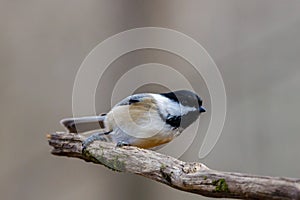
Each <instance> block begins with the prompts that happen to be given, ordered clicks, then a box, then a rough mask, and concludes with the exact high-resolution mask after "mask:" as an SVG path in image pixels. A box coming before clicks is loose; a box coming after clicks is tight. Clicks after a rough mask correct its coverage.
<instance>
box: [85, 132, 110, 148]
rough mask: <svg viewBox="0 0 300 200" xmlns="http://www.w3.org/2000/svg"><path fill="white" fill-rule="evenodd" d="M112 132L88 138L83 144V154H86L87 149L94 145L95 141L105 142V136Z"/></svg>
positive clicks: (96, 134)
mask: <svg viewBox="0 0 300 200" xmlns="http://www.w3.org/2000/svg"><path fill="white" fill-rule="evenodd" d="M109 133H110V132H105V133H103V132H102V133H95V134H93V135H91V136H89V137H88V138H86V139H85V140H84V141H83V142H82V152H84V151H85V150H86V148H87V147H88V146H89V145H90V144H92V143H93V142H94V141H97V140H101V141H105V140H106V139H105V138H104V137H103V135H108V134H109Z"/></svg>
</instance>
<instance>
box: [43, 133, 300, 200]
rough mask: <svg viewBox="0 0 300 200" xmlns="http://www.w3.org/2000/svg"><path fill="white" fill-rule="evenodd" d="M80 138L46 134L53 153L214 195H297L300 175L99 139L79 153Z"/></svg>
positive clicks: (246, 196)
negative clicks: (215, 163) (242, 168)
mask: <svg viewBox="0 0 300 200" xmlns="http://www.w3.org/2000/svg"><path fill="white" fill-rule="evenodd" d="M83 139H84V138H83V137H82V136H81V135H78V134H73V133H52V134H50V135H48V141H49V144H50V145H51V146H52V147H53V150H52V154H54V155H57V156H68V157H76V158H80V159H83V160H85V161H87V162H93V163H96V164H101V165H104V166H106V167H108V168H110V169H112V170H115V171H119V172H129V173H134V174H138V175H141V176H144V177H147V178H150V179H152V180H155V181H158V182H161V183H163V184H167V185H169V186H170V187H173V188H175V189H178V190H182V191H186V192H191V193H196V194H200V195H203V196H207V197H216V198H237V199H300V179H292V178H279V177H267V176H256V175H248V174H241V173H234V172H222V171H216V170H212V169H209V168H208V167H206V166H205V165H203V164H201V163H190V162H183V161H180V160H177V159H175V158H172V157H170V156H167V155H163V154H160V153H157V152H154V151H150V150H146V149H140V148H137V147H116V145H115V144H113V143H106V142H100V141H96V142H94V143H92V144H91V145H90V146H89V147H88V148H87V149H86V150H85V151H84V152H83V153H82V146H81V145H82V141H83Z"/></svg>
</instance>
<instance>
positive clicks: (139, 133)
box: [60, 90, 206, 150]
mask: <svg viewBox="0 0 300 200" xmlns="http://www.w3.org/2000/svg"><path fill="white" fill-rule="evenodd" d="M204 112H206V110H205V108H204V107H203V106H202V99H201V98H200V97H199V96H198V95H197V94H196V93H194V92H192V91H189V90H178V91H173V92H172V91H171V92H167V93H139V94H133V95H131V96H128V97H127V98H125V99H123V100H121V101H120V102H119V103H117V104H116V105H115V106H113V107H112V108H111V110H110V111H109V112H108V113H106V114H101V115H99V116H87V117H79V118H66V119H63V120H61V121H60V123H61V124H62V125H63V126H64V127H65V128H66V129H67V131H69V132H71V133H91V135H90V136H89V137H87V138H86V139H85V140H84V141H83V144H82V146H83V150H85V149H86V148H87V147H88V146H89V145H90V144H91V143H93V142H94V141H96V140H101V141H105V142H113V143H115V144H116V146H117V147H122V146H136V147H140V148H145V149H155V150H156V149H159V148H161V147H163V146H164V145H166V144H167V143H169V142H171V141H172V140H173V139H174V138H176V137H178V136H179V135H180V134H181V133H182V132H183V131H184V130H185V129H186V128H187V127H188V126H190V125H191V124H192V123H193V122H195V121H196V120H197V119H198V117H199V116H200V115H201V114H202V113H204Z"/></svg>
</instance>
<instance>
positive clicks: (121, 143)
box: [116, 141, 131, 147]
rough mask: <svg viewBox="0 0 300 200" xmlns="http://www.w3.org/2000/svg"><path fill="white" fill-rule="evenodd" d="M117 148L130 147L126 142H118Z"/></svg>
mask: <svg viewBox="0 0 300 200" xmlns="http://www.w3.org/2000/svg"><path fill="white" fill-rule="evenodd" d="M116 146H117V147H124V146H131V145H130V144H129V143H128V142H125V141H119V142H118V143H117V145H116Z"/></svg>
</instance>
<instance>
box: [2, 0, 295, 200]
mask: <svg viewBox="0 0 300 200" xmlns="http://www.w3.org/2000/svg"><path fill="white" fill-rule="evenodd" d="M0 2H1V6H0V28H1V31H0V95H1V98H0V111H1V115H0V122H1V126H0V133H1V134H0V137H1V138H0V158H1V161H0V162H1V165H0V198H1V199H6V200H14V199H23V200H33V199H44V200H48V199H49V200H50V199H64V200H68V199H72V200H77V199H78V200H79V199H87V200H94V199H105V200H116V199H123V200H125V199H128V200H129V199H130V200H132V199H133V200H135V199H136V200H138V199H144V200H153V199H159V200H164V199H166V200H167V199H174V200H176V199H178V200H179V199H186V200H193V199H208V198H205V197H200V196H198V195H194V194H189V193H184V192H181V191H177V190H174V189H172V188H169V187H167V186H165V185H162V184H160V183H156V182H154V181H151V180H148V179H145V178H142V177H139V176H136V175H131V174H120V173H116V172H112V171H110V170H108V169H106V168H104V167H101V166H97V165H94V164H91V163H85V162H84V161H81V160H78V159H66V158H61V157H55V156H52V155H51V154H50V150H51V148H50V147H49V146H48V143H47V140H46V133H48V132H53V131H57V130H60V131H62V130H63V128H62V127H61V126H60V125H59V120H60V119H62V118H64V117H70V116H72V88H73V83H74V79H75V76H76V73H77V70H78V69H79V66H80V64H81V63H82V61H83V59H84V58H85V57H86V55H87V54H88V53H89V52H90V51H91V50H92V49H93V48H94V47H95V46H96V45H97V44H98V43H100V42H101V41H103V40H104V39H106V38H108V37H110V36H112V35H114V34H117V33H119V32H121V31H125V30H127V29H131V28H136V27H144V26H157V27H165V28H170V29H175V30H177V31H180V32H183V33H185V34H187V35H189V36H190V37H192V38H194V39H195V40H197V42H199V43H200V44H201V45H203V47H204V48H205V49H206V50H207V51H208V53H209V54H210V55H211V56H212V58H213V59H214V61H215V62H216V64H217V66H218V67H219V70H220V72H221V74H222V77H223V79H224V83H225V87H226V92H227V100H228V105H227V110H228V112H227V118H226V122H225V127H224V130H223V132H222V135H221V137H220V139H219V141H218V143H217V144H216V146H215V148H214V149H213V151H212V152H211V153H210V154H209V155H208V156H207V157H206V158H205V159H203V160H199V158H198V152H199V147H200V145H199V144H200V143H201V140H202V139H203V134H204V133H205V130H206V128H207V124H208V121H209V112H208V113H207V115H203V117H202V118H201V120H200V127H203V129H201V128H200V129H201V130H203V131H200V133H199V134H198V135H197V137H196V139H195V140H194V141H193V144H192V145H191V147H190V148H189V149H188V151H186V153H185V154H184V155H183V156H182V157H180V159H181V160H184V161H201V162H204V163H205V164H206V165H207V166H209V167H210V168H213V169H217V170H224V171H236V172H244V173H254V174H260V175H269V176H287V177H298V178H299V177H300V159H299V158H300V157H299V151H300V146H299V142H300V134H299V129H300V125H299V124H300V119H299V113H300V106H299V102H300V93H299V86H300V67H299V65H300V55H299V52H300V39H299V35H300V12H299V10H300V2H299V1H297V0H295V1H293V0H288V1H281V0H265V1H260V0H247V1H240V0H225V1H217V0H206V1H204V0H187V1H180V0H172V1H171V0H169V1H166V0H152V1H142V0H119V1H117V0H115V1H111V0H101V1H100V0H98V1H93V0H86V1H79V0H72V1H68V0H67V1H58V0H51V1H50V0H39V1H37V0H28V1H20V0H14V1H11V0H1V1H0ZM148 62H158V63H163V64H166V65H169V66H173V67H174V68H177V69H180V72H181V73H183V74H185V75H186V76H187V78H188V79H189V80H191V81H193V76H192V74H193V73H192V71H191V70H190V69H191V66H189V64H187V63H186V62H185V61H184V60H183V59H181V58H179V57H177V56H175V55H172V54H170V53H167V52H162V51H157V50H144V51H142V50H141V51H136V52H132V53H130V54H128V55H124V56H122V57H120V58H119V59H118V60H116V61H115V62H114V63H112V66H111V70H113V69H119V71H122V70H125V69H127V70H128V69H130V68H131V67H133V66H136V65H137V64H143V63H148ZM117 71H118V70H117ZM125 71H126V70H125ZM114 77H115V76H114V73H110V72H109V71H108V72H107V74H106V76H105V78H104V80H103V83H102V82H100V83H99V91H101V92H98V93H97V110H99V112H106V111H108V110H109V108H110V102H109V101H107V100H105V101H103V102H102V101H101V95H103V94H106V93H105V91H106V92H107V95H110V94H109V92H110V91H111V90H108V89H107V90H105V88H109V87H112V86H111V85H110V80H113V79H114ZM197 80H198V79H197ZM112 83H115V82H112ZM101 88H102V89H101ZM103 88H104V89H103ZM161 89H162V88H161V87H159V86H156V85H153V86H149V85H148V86H144V87H142V88H140V90H141V91H155V90H158V91H159V90H161ZM198 90H199V91H200V92H201V96H202V97H203V99H204V100H206V101H207V104H208V105H209V102H208V101H209V95H208V93H207V90H206V86H205V85H204V84H203V82H200V83H199V88H198ZM106 99H107V98H106ZM208 107H209V106H208ZM201 125H202V126H201ZM201 133H203V134H201Z"/></svg>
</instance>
